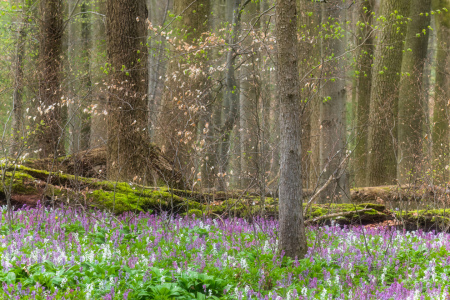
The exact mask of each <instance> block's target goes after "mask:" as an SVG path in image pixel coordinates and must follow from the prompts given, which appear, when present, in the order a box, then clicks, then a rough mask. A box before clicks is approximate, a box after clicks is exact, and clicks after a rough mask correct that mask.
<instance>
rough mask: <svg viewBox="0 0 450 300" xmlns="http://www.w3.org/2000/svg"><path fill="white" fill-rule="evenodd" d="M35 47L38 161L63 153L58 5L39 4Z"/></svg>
mask: <svg viewBox="0 0 450 300" xmlns="http://www.w3.org/2000/svg"><path fill="white" fill-rule="evenodd" d="M41 16H42V20H41V25H40V45H39V77H40V78H39V106H38V110H39V112H40V118H39V130H38V137H37V141H38V145H39V147H40V152H39V156H40V157H41V158H45V157H48V156H50V155H52V156H53V155H57V156H58V155H63V154H64V138H63V135H64V124H62V108H61V88H60V82H61V50H62V33H63V23H62V2H61V0H43V1H41Z"/></svg>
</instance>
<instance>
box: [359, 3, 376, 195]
mask: <svg viewBox="0 0 450 300" xmlns="http://www.w3.org/2000/svg"><path fill="white" fill-rule="evenodd" d="M359 5H360V6H359V7H358V15H359V22H358V25H357V28H356V30H357V39H356V45H357V46H359V50H358V56H357V58H356V70H355V77H356V103H357V104H356V105H357V106H356V132H357V137H356V147H355V163H354V164H355V165H354V167H355V168H354V169H355V180H356V186H366V178H367V176H366V173H367V143H368V140H367V131H368V125H369V108H370V89H371V86H372V63H373V53H374V33H373V32H372V31H373V28H372V25H373V14H372V13H373V11H374V6H375V0H366V1H363V2H362V3H360V4H359Z"/></svg>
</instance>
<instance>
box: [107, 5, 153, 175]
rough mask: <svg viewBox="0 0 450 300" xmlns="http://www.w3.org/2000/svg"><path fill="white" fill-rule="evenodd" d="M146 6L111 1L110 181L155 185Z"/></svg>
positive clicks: (108, 163)
mask: <svg viewBox="0 0 450 300" xmlns="http://www.w3.org/2000/svg"><path fill="white" fill-rule="evenodd" d="M147 15H148V13H147V8H146V4H145V0H132V1H130V0H107V37H108V58H109V62H110V64H111V70H110V72H111V78H110V83H109V85H110V89H109V92H110V94H109V96H108V143H107V145H108V154H107V168H108V179H109V180H120V181H128V180H133V179H134V180H136V179H139V180H142V181H141V182H147V181H150V179H149V177H150V174H148V173H147V170H148V168H147V167H145V166H149V165H151V163H152V162H151V161H149V159H150V157H151V155H150V152H151V145H150V144H149V139H148V134H147V131H146V128H147V112H146V110H147V88H148V69H147V47H146V46H145V44H146V37H147V24H146V21H145V20H146V18H147Z"/></svg>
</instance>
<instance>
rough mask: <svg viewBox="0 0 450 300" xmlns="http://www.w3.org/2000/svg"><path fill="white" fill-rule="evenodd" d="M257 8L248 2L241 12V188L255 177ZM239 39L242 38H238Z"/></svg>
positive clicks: (250, 182)
mask: <svg viewBox="0 0 450 300" xmlns="http://www.w3.org/2000/svg"><path fill="white" fill-rule="evenodd" d="M257 11H258V9H257V5H256V3H249V5H247V9H246V10H245V11H244V12H243V17H242V21H243V23H244V24H245V25H246V28H245V30H243V32H242V36H243V37H242V38H244V37H245V39H244V40H243V42H242V46H243V49H242V51H243V53H245V54H244V55H242V56H241V58H242V64H241V67H240V84H239V90H240V91H239V133H240V137H239V141H240V150H241V152H240V154H239V156H240V161H241V174H240V177H241V184H240V187H241V188H243V189H246V188H249V187H250V185H251V184H252V183H255V182H256V181H255V178H257V174H256V171H257V158H258V153H257V148H258V146H257V135H258V129H257V126H256V123H257V118H258V113H257V109H256V108H257V106H258V99H257V97H258V96H257V94H258V91H257V86H258V82H257V79H256V72H255V68H254V66H255V61H254V59H255V55H256V52H255V50H254V48H253V41H252V40H253V34H252V32H250V31H251V30H252V26H250V22H251V20H252V18H254V16H255V13H256V12H257ZM239 38H241V37H239Z"/></svg>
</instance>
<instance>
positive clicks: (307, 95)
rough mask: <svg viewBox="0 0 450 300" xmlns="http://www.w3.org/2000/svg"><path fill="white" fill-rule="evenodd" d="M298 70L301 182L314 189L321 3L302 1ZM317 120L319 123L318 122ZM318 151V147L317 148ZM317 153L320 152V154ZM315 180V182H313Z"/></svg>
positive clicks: (316, 167)
mask: <svg viewBox="0 0 450 300" xmlns="http://www.w3.org/2000/svg"><path fill="white" fill-rule="evenodd" d="M299 2H300V3H299V21H300V22H299V32H300V37H301V38H300V42H299V47H298V50H299V57H301V58H302V59H301V60H299V69H300V77H301V78H303V80H302V81H301V82H300V91H301V99H302V110H303V113H302V149H303V151H302V176H303V178H302V181H303V187H304V188H310V187H314V186H316V184H317V177H316V176H313V175H314V174H315V171H316V170H318V168H319V164H317V165H316V164H315V162H316V160H315V158H316V157H317V158H318V155H316V154H315V153H314V151H313V150H312V149H313V147H315V146H317V147H318V145H319V142H318V136H319V135H318V134H317V135H316V136H314V135H313V131H315V130H318V129H319V124H318V118H316V116H317V115H318V111H319V109H318V108H319V106H318V101H317V100H318V99H317V97H316V94H317V90H318V88H317V86H316V78H317V77H318V74H317V71H313V70H314V69H315V67H316V66H318V65H319V60H320V51H319V45H318V44H317V42H316V41H317V38H318V29H319V28H320V27H319V24H320V22H321V13H320V9H321V8H320V6H321V4H320V3H314V2H311V1H304V0H301V1H299ZM316 121H317V123H315V122H316ZM317 149H318V148H317ZM317 153H318V151H317ZM317 161H318V159H317ZM312 178H314V179H312Z"/></svg>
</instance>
